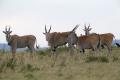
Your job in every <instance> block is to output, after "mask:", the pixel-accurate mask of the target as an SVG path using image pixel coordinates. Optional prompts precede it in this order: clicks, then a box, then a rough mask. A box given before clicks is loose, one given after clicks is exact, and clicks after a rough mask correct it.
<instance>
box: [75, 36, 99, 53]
mask: <svg viewBox="0 0 120 80" xmlns="http://www.w3.org/2000/svg"><path fill="white" fill-rule="evenodd" d="M99 45H100V36H99V35H98V34H94V35H88V36H86V35H82V36H79V37H78V40H77V43H76V47H77V49H79V50H80V52H83V53H84V52H85V49H92V50H93V51H97V49H98V47H99Z"/></svg>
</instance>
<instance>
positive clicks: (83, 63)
mask: <svg viewBox="0 0 120 80" xmlns="http://www.w3.org/2000/svg"><path fill="white" fill-rule="evenodd" d="M50 53H51V52H50V49H46V50H41V51H38V52H37V53H36V54H30V53H25V52H24V53H22V54H20V53H16V59H15V61H11V57H12V55H11V53H10V54H6V53H4V54H3V53H0V80H120V77H119V75H120V48H116V47H114V48H113V51H112V54H108V52H107V50H106V49H103V50H102V51H101V52H99V53H96V54H95V53H93V52H91V51H90V50H86V53H85V54H80V53H77V52H75V53H74V55H72V56H71V55H70V54H69V52H68V49H66V48H60V49H58V54H59V55H58V56H57V58H56V57H55V56H53V55H52V56H49V54H50Z"/></svg>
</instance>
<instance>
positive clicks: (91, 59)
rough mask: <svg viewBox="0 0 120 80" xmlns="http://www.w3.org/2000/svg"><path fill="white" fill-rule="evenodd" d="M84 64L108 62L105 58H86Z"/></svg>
mask: <svg viewBox="0 0 120 80" xmlns="http://www.w3.org/2000/svg"><path fill="white" fill-rule="evenodd" d="M86 62H109V60H108V58H107V57H105V56H98V57H96V56H88V57H87V58H86Z"/></svg>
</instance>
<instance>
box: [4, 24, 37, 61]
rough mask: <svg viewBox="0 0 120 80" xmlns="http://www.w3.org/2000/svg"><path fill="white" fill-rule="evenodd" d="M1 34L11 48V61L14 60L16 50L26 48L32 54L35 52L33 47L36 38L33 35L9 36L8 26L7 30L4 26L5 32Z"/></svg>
mask: <svg viewBox="0 0 120 80" xmlns="http://www.w3.org/2000/svg"><path fill="white" fill-rule="evenodd" d="M3 33H4V34H5V35H6V41H7V42H8V45H9V46H10V47H11V51H12V57H13V59H14V58H15V53H16V49H17V48H25V47H28V48H29V49H30V50H31V52H32V53H33V52H34V51H35V48H34V45H35V41H36V37H35V36H34V35H25V36H18V35H11V33H12V31H11V30H10V26H9V29H7V26H6V28H5V31H3Z"/></svg>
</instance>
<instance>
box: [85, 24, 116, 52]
mask: <svg viewBox="0 0 120 80" xmlns="http://www.w3.org/2000/svg"><path fill="white" fill-rule="evenodd" d="M91 29H92V28H90V24H89V26H88V27H86V25H85V28H84V29H83V30H84V31H85V35H91V34H90V31H91ZM92 34H94V33H92ZM99 36H100V42H101V47H102V48H104V46H106V47H107V49H108V52H109V53H111V51H112V41H113V38H114V35H113V34H112V33H104V34H99Z"/></svg>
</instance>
